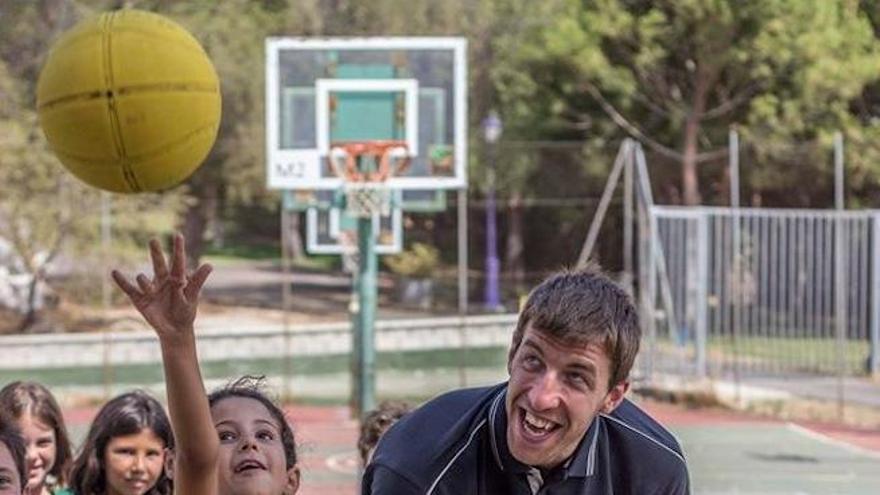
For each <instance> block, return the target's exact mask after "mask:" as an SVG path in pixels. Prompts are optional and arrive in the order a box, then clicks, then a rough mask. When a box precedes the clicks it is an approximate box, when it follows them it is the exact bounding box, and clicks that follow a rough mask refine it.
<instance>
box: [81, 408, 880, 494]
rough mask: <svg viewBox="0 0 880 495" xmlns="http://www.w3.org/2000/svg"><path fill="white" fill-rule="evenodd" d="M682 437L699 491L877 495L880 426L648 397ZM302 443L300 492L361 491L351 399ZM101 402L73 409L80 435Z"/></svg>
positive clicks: (302, 418) (301, 422)
mask: <svg viewBox="0 0 880 495" xmlns="http://www.w3.org/2000/svg"><path fill="white" fill-rule="evenodd" d="M641 405H642V406H643V407H644V408H645V409H647V410H648V411H649V412H650V413H651V414H652V415H653V416H654V417H655V418H657V419H658V420H660V421H661V422H662V423H664V424H665V425H667V426H668V427H669V428H670V429H671V430H672V431H673V432H674V433H675V434H676V435H677V436H678V438H679V440H680V441H681V443H682V446H683V448H684V451H685V455H686V456H687V459H688V464H689V468H690V474H691V482H692V488H693V490H692V493H694V495H725V494H741V495H827V494H832V493H834V494H841V495H874V494H876V493H877V487H880V431H868V430H858V429H854V428H846V427H839V426H828V425H818V424H809V423H788V422H784V421H777V420H767V419H761V418H754V417H749V416H744V415H740V414H736V413H733V412H729V411H722V410H716V409H687V408H684V407H682V406H677V405H670V404H665V403H659V402H653V401H642V402H641ZM287 412H288V417H289V418H290V420H291V422H292V423H293V425H294V429H295V432H296V436H297V441H298V443H299V450H298V453H299V456H300V465H301V467H302V470H303V485H302V488H301V489H300V491H299V492H298V493H299V494H300V495H355V494H357V493H359V490H358V485H357V479H358V469H359V461H358V456H357V451H356V449H355V444H356V441H357V422H356V421H354V420H353V419H351V415H350V414H349V410H348V408H347V407H341V406H330V407H328V406H294V407H290V408H288V409H287ZM95 413H96V410H95V409H76V410H69V411H67V412H66V418H67V421H68V425H69V428H70V430H71V434H72V435H73V437H74V442H75V443H77V444H78V442H79V441H80V440H81V439H82V437H83V436H84V435H85V431H86V429H87V428H88V423H89V421H90V420H91V418H92V417H93V416H94V414H95Z"/></svg>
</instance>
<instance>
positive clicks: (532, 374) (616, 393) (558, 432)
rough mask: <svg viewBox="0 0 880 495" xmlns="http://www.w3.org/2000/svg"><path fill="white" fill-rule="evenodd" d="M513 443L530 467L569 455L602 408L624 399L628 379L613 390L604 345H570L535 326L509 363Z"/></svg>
mask: <svg viewBox="0 0 880 495" xmlns="http://www.w3.org/2000/svg"><path fill="white" fill-rule="evenodd" d="M508 370H509V372H510V382H509V383H508V385H507V402H506V406H507V445H508V446H509V448H510V452H511V454H513V457H514V458H515V459H516V460H518V461H519V462H522V463H523V464H527V465H529V466H535V467H540V468H545V469H550V468H553V467H556V466H558V465H559V464H561V463H562V462H564V461H565V460H566V459H568V458H569V457H570V456H571V455H572V454H573V453H574V451H575V449H576V448H577V446H578V444H579V443H580V441H581V439H582V438H583V436H584V434H585V433H586V431H587V429H588V428H589V426H590V424H591V423H592V421H593V418H595V417H596V415H597V414H599V413H600V412H606V413H607V412H611V411H612V410H614V408H615V407H617V405H618V404H619V403H620V401H621V400H623V396H624V394H625V393H626V390H627V388H628V387H629V383H628V382H623V383H619V384H617V385H615V386H614V387H613V388H611V390H609V389H608V379H609V375H610V361H609V359H608V356H607V355H606V353H605V349H604V348H603V347H602V346H601V345H599V344H592V343H591V344H584V345H579V346H569V345H566V344H565V343H563V342H561V341H558V340H555V339H553V338H551V337H549V336H547V335H546V334H544V333H542V332H540V331H537V330H536V329H534V328H533V327H532V325H531V324H529V326H528V327H527V328H526V331H525V332H524V334H523V338H522V342H521V343H520V345H519V347H518V348H517V350H516V352H515V353H514V354H513V356H512V357H511V359H510V362H509V363H508Z"/></svg>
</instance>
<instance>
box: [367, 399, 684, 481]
mask: <svg viewBox="0 0 880 495" xmlns="http://www.w3.org/2000/svg"><path fill="white" fill-rule="evenodd" d="M506 391H507V384H506V383H503V384H500V385H496V386H494V387H489V388H476V389H465V390H457V391H454V392H450V393H447V394H444V395H442V396H440V397H438V398H436V399H433V400H432V401H430V402H428V403H427V404H425V405H423V406H422V407H420V408H418V409H417V410H416V411H414V412H413V413H411V414H409V415H408V416H406V417H404V418H403V419H401V420H400V422H398V423H397V424H396V425H394V426H393V427H392V428H391V429H390V430H389V431H388V432H387V433H386V434H385V435H384V436H383V438H382V439H381V441H380V442H379V445H378V447H377V449H376V453H375V454H374V456H373V460H372V463H371V464H370V465H369V466H368V467H367V470H366V473H365V474H364V478H363V486H362V494H364V495H416V494H418V495H494V494H498V495H508V494H509V495H575V494H577V495H593V494H595V495H652V494H657V495H686V494H688V493H690V490H689V481H688V471H687V466H686V464H685V460H684V456H683V454H682V450H681V447H680V446H679V444H678V441H676V439H675V437H673V436H672V434H671V433H669V432H668V431H667V430H666V429H665V428H663V426H661V425H660V424H659V423H657V422H656V421H654V420H653V419H652V418H651V417H650V416H648V415H647V414H646V413H645V412H644V411H642V410H641V409H639V408H638V407H637V406H636V405H635V404H633V403H632V402H630V401H629V400H624V401H623V402H622V403H621V404H620V405H619V406H618V407H617V409H615V410H614V412H612V413H611V414H608V415H605V414H602V415H600V416H597V417H596V419H595V420H593V423H592V425H590V427H589V429H588V430H587V432H586V434H585V435H584V438H583V440H582V441H581V443H580V445H579V446H578V448H577V449H576V450H575V453H574V454H573V455H572V457H571V458H570V459H569V460H568V461H567V462H566V463H565V464H564V465H562V466H559V467H557V468H555V469H553V470H551V471H550V472H543V473H542V472H541V471H539V470H537V469H535V468H532V467H530V466H526V465H524V464H521V463H519V462H518V461H517V460H516V459H514V458H513V456H512V455H511V454H510V452H509V450H508V448H507V434H506V431H507V415H506V412H505V404H504V398H505V394H506Z"/></svg>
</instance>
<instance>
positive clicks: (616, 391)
mask: <svg viewBox="0 0 880 495" xmlns="http://www.w3.org/2000/svg"><path fill="white" fill-rule="evenodd" d="M628 390H629V380H624V381H622V382H620V383H618V384H617V385H615V386H613V387H611V390H609V391H608V393H607V394H606V395H605V400H604V401H603V402H602V409H601V412H603V413H605V414H608V413H610V412H611V411H613V410H614V409H616V408H617V406H619V405H620V403H621V402H623V398H624V396H626V392H627V391H628Z"/></svg>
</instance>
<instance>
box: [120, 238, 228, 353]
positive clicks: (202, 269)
mask: <svg viewBox="0 0 880 495" xmlns="http://www.w3.org/2000/svg"><path fill="white" fill-rule="evenodd" d="M150 257H151V258H152V260H153V279H152V280H150V278H149V277H147V276H146V275H144V274H143V273H139V274H138V275H137V277H135V280H136V281H137V286H135V285H134V284H132V283H131V282H129V280H128V279H127V278H126V277H125V276H124V275H122V274H121V273H119V271H118V270H113V272H112V275H113V280H115V281H116V284H117V285H118V286H119V288H120V289H122V290H123V292H125V293H126V294H127V295H128V298H129V299H130V300H131V302H132V304H134V307H135V308H137V310H138V311H140V313H141V314H142V315H143V316H144V318H145V319H146V320H147V323H149V324H150V325H151V326H152V327H153V328H154V329H155V330H156V333H158V334H159V338H160V339H163V340H164V339H175V338H179V337H184V336H188V335H192V329H193V321H195V318H196V309H197V308H198V305H199V293H200V292H201V290H202V286H203V285H204V284H205V280H207V278H208V275H209V274H210V273H211V265H209V264H202V265H201V266H199V267H198V268H197V269H196V270H195V271H194V272H192V273H190V274H187V273H186V249H185V247H184V240H183V236H182V235H180V234H175V235H174V250H173V252H172V254H171V271H170V272H169V270H168V264H167V263H166V262H165V255H164V254H163V253H162V247H161V246H160V245H159V241H157V240H156V239H152V240H151V241H150Z"/></svg>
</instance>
